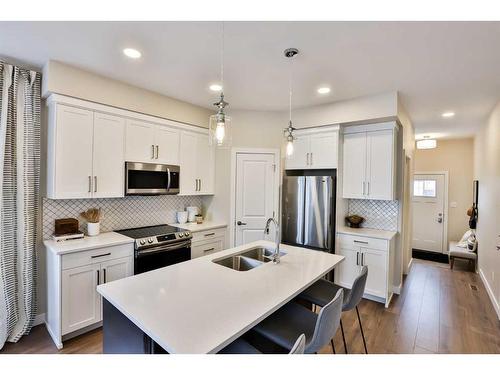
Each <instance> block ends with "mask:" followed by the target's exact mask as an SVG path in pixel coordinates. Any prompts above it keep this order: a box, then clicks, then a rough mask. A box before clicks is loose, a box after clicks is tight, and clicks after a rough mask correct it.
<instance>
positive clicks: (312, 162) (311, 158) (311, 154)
mask: <svg viewBox="0 0 500 375" xmlns="http://www.w3.org/2000/svg"><path fill="white" fill-rule="evenodd" d="M310 165H313V153H312V152H311V164H310Z"/></svg>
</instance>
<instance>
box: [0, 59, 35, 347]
mask: <svg viewBox="0 0 500 375" xmlns="http://www.w3.org/2000/svg"><path fill="white" fill-rule="evenodd" d="M40 81H41V76H40V73H37V72H33V71H29V70H26V69H21V68H18V67H15V66H12V65H9V64H5V63H3V62H0V170H1V173H0V349H1V348H2V347H3V345H4V343H5V342H6V341H10V342H17V341H18V340H19V339H20V338H21V336H22V335H24V334H28V333H29V331H30V329H31V327H32V325H33V321H34V318H35V315H36V288H35V281H36V252H35V246H36V239H37V237H36V236H37V225H36V224H37V218H38V209H39V190H40V117H41V111H40V110H41V109H40V101H41V99H40Z"/></svg>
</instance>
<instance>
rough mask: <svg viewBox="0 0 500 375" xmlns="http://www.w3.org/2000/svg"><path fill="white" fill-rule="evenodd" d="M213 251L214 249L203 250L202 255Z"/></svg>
mask: <svg viewBox="0 0 500 375" xmlns="http://www.w3.org/2000/svg"><path fill="white" fill-rule="evenodd" d="M212 250H215V247H211V248H210V249H206V250H203V252H204V253H208V252H209V251H212Z"/></svg>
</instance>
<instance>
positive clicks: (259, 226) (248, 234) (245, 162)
mask: <svg viewBox="0 0 500 375" xmlns="http://www.w3.org/2000/svg"><path fill="white" fill-rule="evenodd" d="M275 169H276V167H275V160H274V155H273V154H264V153H262V154H260V153H255V154H254V153H238V154H237V155H236V202H235V210H236V212H235V221H236V225H235V232H236V233H235V245H236V246H239V245H243V244H246V243H249V242H252V241H257V240H262V239H264V228H265V226H266V221H267V219H269V218H270V217H273V215H274V216H275V218H276V219H278V218H277V216H276V215H277V209H276V208H275V207H274V206H275V200H276V199H275V198H277V192H276V190H277V186H276V184H275V173H278V172H277V171H275ZM274 231H275V228H274V226H273V227H272V228H271V231H270V233H269V234H270V235H269V236H266V237H265V238H266V239H269V240H272V239H274Z"/></svg>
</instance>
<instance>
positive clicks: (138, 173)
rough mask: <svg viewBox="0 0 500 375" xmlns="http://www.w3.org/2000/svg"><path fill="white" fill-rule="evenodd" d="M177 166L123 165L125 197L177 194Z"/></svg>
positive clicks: (178, 172) (129, 163)
mask: <svg viewBox="0 0 500 375" xmlns="http://www.w3.org/2000/svg"><path fill="white" fill-rule="evenodd" d="M179 179H180V167H179V166H178V165H166V164H150V163H134V162H127V163H125V195H161V194H178V193H179Z"/></svg>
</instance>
